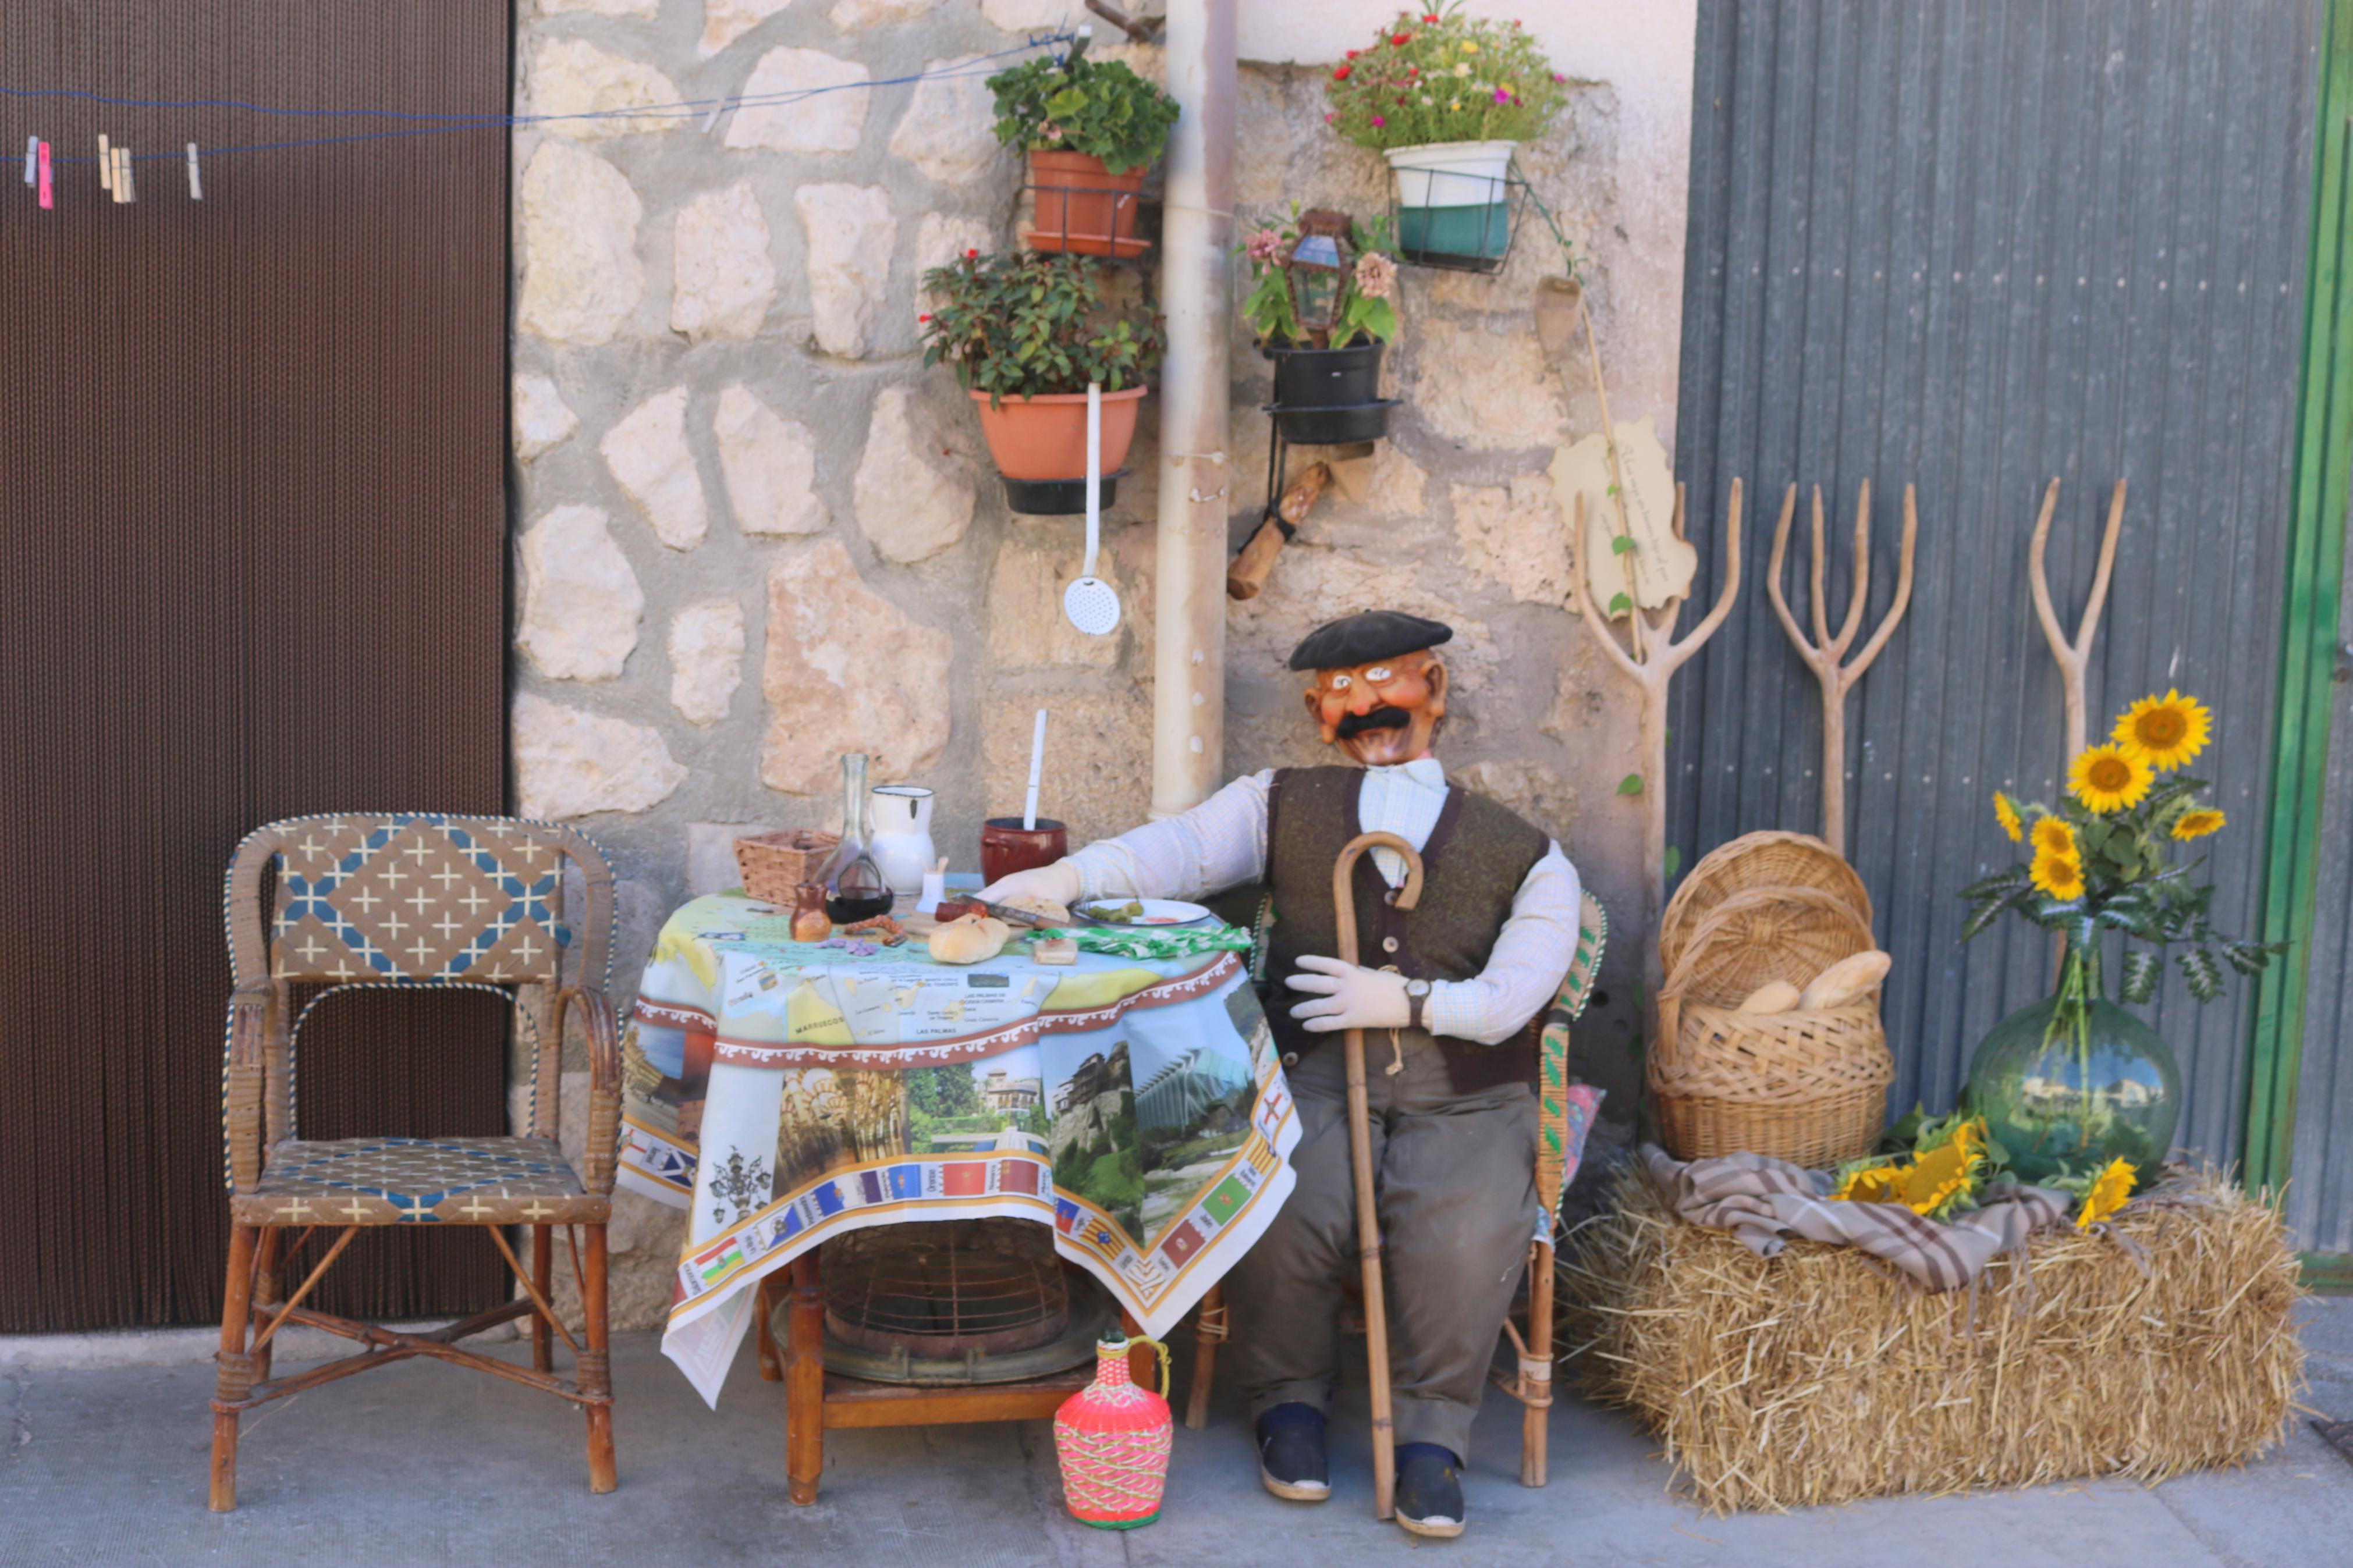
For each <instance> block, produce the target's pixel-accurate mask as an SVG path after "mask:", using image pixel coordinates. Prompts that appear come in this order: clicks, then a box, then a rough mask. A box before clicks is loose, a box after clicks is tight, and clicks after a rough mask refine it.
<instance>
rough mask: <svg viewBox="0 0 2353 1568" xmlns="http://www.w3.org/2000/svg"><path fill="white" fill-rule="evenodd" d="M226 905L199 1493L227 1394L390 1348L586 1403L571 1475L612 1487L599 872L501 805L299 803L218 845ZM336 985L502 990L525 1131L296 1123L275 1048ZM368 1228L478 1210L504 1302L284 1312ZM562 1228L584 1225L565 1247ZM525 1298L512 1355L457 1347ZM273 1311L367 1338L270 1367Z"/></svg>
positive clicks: (604, 939)
mask: <svg viewBox="0 0 2353 1568" xmlns="http://www.w3.org/2000/svg"><path fill="white" fill-rule="evenodd" d="M566 859H569V860H570V861H571V862H572V863H573V864H574V865H575V866H576V867H578V868H579V869H580V871H581V873H582V876H583V879H584V881H585V882H586V904H587V908H586V910H585V911H584V913H585V918H584V919H581V920H578V921H575V922H574V924H573V926H572V927H571V929H572V930H576V931H578V933H579V939H578V940H579V942H580V964H579V969H578V974H579V977H580V979H579V984H575V985H571V986H565V984H563V981H562V972H561V965H562V955H563V952H564V949H565V945H566V943H567V942H568V940H569V933H568V931H567V928H566V926H565V923H564V921H563V918H562V917H563V909H562V903H563V889H564V863H565V860H566ZM270 868H275V870H276V873H277V876H276V884H277V887H276V902H275V909H274V912H273V914H272V916H271V918H270V921H269V925H268V927H267V928H266V934H265V926H264V923H263V919H262V909H261V894H262V883H263V873H264V872H265V870H268V869H270ZM225 913H226V916H227V924H228V938H229V951H230V957H231V963H232V969H233V973H234V975H235V979H236V991H235V994H233V995H232V997H231V998H230V1002H229V1015H228V1038H227V1064H226V1067H225V1069H224V1072H223V1078H222V1099H223V1112H224V1115H223V1135H224V1136H223V1142H224V1144H225V1153H226V1163H227V1179H228V1189H229V1221H230V1230H229V1254H228V1288H227V1296H226V1299H225V1300H224V1302H223V1304H222V1310H221V1348H220V1354H219V1357H218V1363H219V1386H218V1389H217V1392H216V1395H215V1397H214V1400H213V1470H212V1507H213V1510H214V1511H215V1512H227V1510H230V1509H233V1508H235V1507H236V1506H237V1423H238V1418H239V1417H240V1416H241V1415H244V1413H245V1412H246V1411H248V1410H251V1409H253V1408H255V1407H256V1406H257V1405H262V1404H264V1403H265V1402H267V1401H269V1400H272V1399H278V1398H282V1397H284V1396H285V1395H287V1394H296V1393H300V1392H301V1391H302V1390H305V1389H310V1388H315V1387H318V1386H319V1385H320V1384H325V1383H332V1382H333V1381H334V1380H335V1379H337V1378H341V1377H345V1376H348V1375H350V1374H351V1373H355V1372H361V1371H364V1370H365V1369H367V1368H369V1367H373V1366H379V1365H383V1364H385V1363H391V1362H396V1361H405V1360H406V1359H408V1358H409V1357H412V1356H432V1357H436V1358H438V1359H439V1360H442V1361H449V1362H456V1363H459V1365H462V1366H470V1367H473V1368H475V1369H476V1370H478V1371H481V1372H488V1373H493V1374H495V1375H497V1376H500V1377H504V1378H507V1379H509V1380H510V1381H512V1382H515V1383H520V1384H525V1385H526V1386H528V1387H532V1388H538V1389H543V1390H545V1391H546V1392H548V1393H550V1394H558V1395H560V1396H562V1397H563V1398H565V1399H569V1400H571V1401H573V1402H574V1403H575V1404H577V1405H580V1406H581V1408H582V1410H583V1411H584V1412H585V1414H586V1418H587V1427H588V1476H589V1481H588V1485H589V1489H590V1490H591V1491H596V1492H608V1491H611V1490H612V1489H613V1488H614V1486H615V1484H616V1481H615V1475H614V1462H613V1424H612V1422H613V1418H612V1405H613V1394H612V1374H611V1363H610V1358H609V1354H608V1352H607V1332H606V1315H605V1226H606V1222H607V1219H608V1218H609V1217H610V1215H611V1210H612V1192H613V1173H614V1166H615V1163H616V1160H617V1142H618V1132H619V1127H620V1036H619V1032H618V1030H617V1028H616V1026H615V1024H614V1018H613V1009H612V1005H611V1004H610V1003H609V1002H607V1000H606V997H605V994H604V992H603V990H602V986H603V984H604V982H605V978H606V975H607V959H608V957H609V954H610V952H611V948H612V929H613V877H612V871H611V869H610V868H608V867H607V865H606V863H605V858H604V856H603V855H602V854H601V853H599V852H598V851H597V849H596V846H594V845H593V844H591V843H590V842H589V841H588V840H587V839H586V838H585V837H582V836H581V835H579V834H577V833H575V832H573V831H572V830H571V829H569V828H565V827H556V826H547V825H544V824H541V823H532V822H520V821H515V820H512V819H511V818H506V817H495V816H309V817H297V818H294V819H291V820H290V821H285V822H274V823H271V824H270V825H269V826H267V827H262V828H258V829H256V830H255V831H254V832H253V833H252V834H250V835H249V836H248V837H247V838H246V840H245V842H244V843H243V844H241V845H239V846H238V847H237V856H236V858H235V859H234V860H233V861H232V862H231V863H230V865H229V868H228V879H227V889H226V894H225ZM294 984H324V985H326V986H328V987H329V988H330V989H329V990H328V991H325V992H322V993H320V994H319V996H318V997H316V998H314V999H313V1000H312V1001H311V1003H310V1004H309V1005H307V1006H305V1007H304V1009H303V1011H302V1013H301V1014H300V1015H294V1016H290V1012H291V1009H290V991H289V987H290V986H291V985H294ZM353 988H381V989H432V988H457V989H464V990H473V991H491V992H497V993H500V994H504V995H506V996H508V997H509V998H510V999H511V1000H512V1003H513V1005H514V1006H515V1008H516V1011H517V1015H518V1017H519V1019H520V1021H521V1023H522V1027H523V1029H524V1031H525V1035H526V1037H527V1038H529V1039H530V1040H531V1041H532V1043H533V1047H534V1057H535V1060H534V1069H533V1080H532V1091H533V1092H532V1109H531V1112H530V1122H531V1130H530V1135H529V1136H526V1137H512V1138H434V1139H417V1138H397V1137H381V1138H349V1139H341V1140H336V1141H333V1142H316V1141H306V1140H303V1139H301V1138H298V1137H297V1136H296V1134H295V1116H294V1112H295V1107H294V1082H295V1073H294V1060H295V1056H294V1052H295V1045H296V1041H297V1039H298V1038H299V1037H300V1035H301V1027H302V1022H303V1019H304V1017H306V1016H308V1014H309V1012H310V1008H311V1007H312V1006H316V1005H318V1001H319V1000H323V998H324V997H325V996H327V995H330V994H333V992H334V991H338V990H348V989H353ZM572 1016H577V1017H578V1018H579V1020H580V1022H581V1025H582V1026H583V1028H584V1030H585V1031H586V1037H587V1044H588V1059H589V1068H590V1072H589V1096H588V1126H587V1149H586V1159H585V1161H584V1162H583V1164H584V1168H583V1169H580V1170H577V1171H575V1170H574V1169H573V1167H572V1165H571V1163H570V1162H568V1161H567V1160H566V1159H565V1156H564V1154H563V1152H561V1151H560V1150H559V1149H558V1147H557V1145H556V1142H555V1137H556V1131H557V1128H556V1107H557V1085H558V1071H559V1067H560V1058H561V1051H562V1047H563V1041H564V1027H565V1022H566V1020H567V1019H568V1018H570V1017H572ZM376 1225H473V1226H484V1227H486V1228H487V1229H488V1230H489V1231H490V1234H491V1239H492V1240H493V1241H494V1242H495V1243H496V1244H497V1246H498V1248H499V1250H500V1251H501V1253H502V1254H504V1255H505V1257H506V1259H507V1262H508V1264H509V1265H510V1266H511V1267H512V1268H513V1269H514V1272H515V1277H516V1279H517V1280H518V1281H519V1283H520V1284H521V1286H522V1291H523V1297H522V1300H513V1301H509V1302H507V1303H505V1304H503V1305H501V1306H498V1307H494V1308H492V1309H491V1310H489V1311H486V1312H479V1313H477V1314H475V1315H474V1316H472V1317H470V1318H468V1319H465V1320H463V1321H459V1322H457V1323H452V1324H450V1325H449V1326H448V1327H447V1328H445V1329H442V1330H439V1331H436V1332H433V1333H425V1334H409V1333H401V1332H397V1331H393V1330H389V1329H385V1328H379V1327H376V1326H374V1325H371V1324H367V1323H362V1322H357V1321H353V1320H351V1319H348V1318H339V1317H334V1316H331V1315H329V1314H327V1313H323V1312H319V1311H315V1310H311V1309H309V1308H306V1307H305V1306H303V1305H302V1302H303V1300H304V1299H305V1298H306V1297H308V1296H309V1295H310V1293H311V1289H312V1287H314V1286H315V1285H317V1284H318V1282H319V1280H320V1279H321V1277H322V1276H323V1275H324V1274H325V1273H326V1271H327V1269H328V1268H329V1267H330V1266H332V1264H333V1263H334V1261H335V1259H336V1258H338V1257H339V1256H341V1254H342V1252H343V1248H344V1247H348V1246H349V1245H350V1244H351V1242H352V1239H353V1237H355V1236H356V1235H357V1234H358V1232H359V1227H360V1226H376ZM505 1226H527V1227H529V1229H530V1231H531V1237H532V1267H531V1268H528V1269H526V1268H524V1267H523V1266H522V1261H521V1260H520V1259H519V1258H517V1257H516V1255H515V1251H514V1248H513V1247H512V1245H511V1244H510V1243H509V1242H508V1239H507V1237H506V1234H505V1229H504V1227H505ZM556 1226H564V1227H565V1231H566V1235H567V1238H568V1239H569V1241H570V1244H571V1245H570V1250H571V1254H572V1264H573V1268H574V1273H575V1279H576V1281H577V1283H578V1287H579V1291H580V1300H581V1308H582V1312H583V1315H584V1317H585V1318H586V1323H585V1325H584V1332H585V1338H586V1343H585V1344H584V1343H580V1342H575V1340H574V1339H573V1337H572V1334H571V1332H570V1331H568V1330H566V1329H565V1326H564V1325H563V1323H562V1322H560V1321H558V1320H557V1318H556V1316H555V1312H554V1308H553V1307H552V1306H551V1305H550V1303H549V1291H550V1289H551V1288H552V1286H553V1283H554V1272H553V1264H554V1229H555V1227H556ZM575 1227H577V1228H575ZM581 1229H585V1230H586V1232H587V1239H586V1247H585V1249H584V1247H583V1246H582V1244H581V1241H580V1237H579V1230H581ZM330 1236H332V1240H328V1239H327V1238H328V1237H330ZM313 1237H318V1238H319V1239H321V1240H322V1241H325V1242H326V1245H325V1247H324V1248H323V1250H322V1253H321V1254H320V1256H319V1257H318V1258H317V1260H316V1261H315V1262H313V1263H311V1264H310V1265H309V1267H308V1268H307V1270H306V1271H305V1272H304V1274H303V1276H302V1278H301V1283H300V1284H298V1285H297V1286H296V1287H295V1289H294V1291H293V1293H292V1294H291V1295H290V1296H288V1295H286V1294H285V1293H284V1291H283V1289H282V1286H283V1284H284V1278H285V1276H286V1275H287V1274H288V1273H289V1272H290V1270H289V1268H288V1265H289V1263H290V1259H291V1258H292V1257H293V1255H294V1254H295V1253H297V1252H298V1251H300V1250H301V1247H303V1246H304V1244H305V1243H307V1242H309V1241H311V1239H312V1238H313ZM584 1251H585V1256H584ZM526 1315H528V1316H529V1317H530V1318H531V1336H532V1364H531V1367H530V1369H529V1370H525V1369H524V1368H522V1367H521V1366H518V1365H515V1364H514V1363H510V1362H505V1361H501V1360H497V1359H495V1358H493V1357H491V1356H488V1355H484V1354H481V1353H480V1352H474V1351H469V1350H465V1349H462V1348H460V1347H459V1345H458V1343H457V1342H458V1341H459V1340H462V1339H465V1338H467V1337H468V1336H470V1335H472V1334H477V1333H480V1332H481V1331H483V1330H485V1329H488V1328H491V1327H493V1326H494V1325H496V1324H499V1323H503V1322H508V1321H512V1320H514V1319H516V1318H521V1317H524V1316H526ZM289 1323H300V1324H304V1325H307V1326H309V1327H311V1328H316V1329H323V1330H325V1331H328V1332H330V1333H334V1334H340V1335H342V1336H343V1337H344V1338H346V1339H351V1340H356V1341H358V1342H360V1343H361V1344H363V1345H364V1346H365V1347H367V1348H366V1349H365V1350H364V1352H361V1353H359V1354H357V1355H351V1356H346V1357H343V1359H341V1360H339V1361H332V1362H328V1363H324V1364H322V1365H320V1366H315V1367H312V1368H311V1369H310V1370H308V1371H306V1372H302V1373H296V1374H294V1375H292V1376H289V1377H281V1378H273V1377H272V1376H271V1375H270V1352H271V1342H272V1341H273V1339H274V1338H275V1336H276V1335H277V1334H278V1333H279V1331H280V1330H281V1329H282V1328H284V1327H285V1326H286V1325H287V1324H289ZM558 1336H561V1337H562V1339H563V1340H564V1342H565V1344H566V1345H567V1346H568V1347H570V1349H571V1350H572V1352H573V1356H574V1366H573V1375H572V1377H571V1378H569V1379H568V1380H567V1379H565V1378H561V1377H558V1376H556V1375H555V1373H554V1339H555V1338H556V1337H558Z"/></svg>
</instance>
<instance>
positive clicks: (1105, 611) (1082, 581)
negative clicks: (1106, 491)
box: [1062, 382, 1119, 637]
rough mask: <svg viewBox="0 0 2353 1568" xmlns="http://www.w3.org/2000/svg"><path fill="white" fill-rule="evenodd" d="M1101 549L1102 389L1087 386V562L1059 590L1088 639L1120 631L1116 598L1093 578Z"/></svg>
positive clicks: (1066, 611) (1066, 610)
mask: <svg viewBox="0 0 2353 1568" xmlns="http://www.w3.org/2000/svg"><path fill="white" fill-rule="evenodd" d="M1102 548H1103V387H1102V385H1101V384H1097V383H1093V382H1090V383H1088V384H1087V560H1086V564H1085V565H1084V566H1082V567H1081V568H1080V569H1079V574H1078V576H1076V577H1075V578H1072V579H1071V584H1070V586H1068V587H1066V588H1064V589H1063V590H1062V614H1063V615H1064V616H1068V617H1069V618H1070V622H1071V625H1072V626H1076V627H1078V628H1079V630H1081V631H1082V632H1084V633H1086V634H1087V636H1089V637H1109V636H1110V635H1111V634H1112V633H1113V632H1115V631H1117V630H1118V629H1119V595H1118V594H1116V593H1114V592H1113V589H1112V585H1111V584H1108V583H1106V582H1104V581H1103V579H1102V578H1100V577H1098V576H1096V575H1095V557H1096V555H1097V554H1098V553H1099V552H1101V550H1102Z"/></svg>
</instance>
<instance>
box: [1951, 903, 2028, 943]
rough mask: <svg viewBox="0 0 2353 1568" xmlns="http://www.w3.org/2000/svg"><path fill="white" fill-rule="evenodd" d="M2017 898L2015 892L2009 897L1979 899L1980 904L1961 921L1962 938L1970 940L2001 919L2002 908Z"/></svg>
mask: <svg viewBox="0 0 2353 1568" xmlns="http://www.w3.org/2000/svg"><path fill="white" fill-rule="evenodd" d="M2017 899H2018V896H2017V895H2016V894H2014V893H2013V894H2011V895H2010V896H2009V897H2007V898H1998V899H1982V900H1978V906H1977V907H1976V908H1975V909H1973V910H1970V911H1969V918H1968V919H1967V920H1965V921H1962V922H1961V940H1962V941H1963V942H1967V941H1968V940H1969V939H1970V938H1971V937H1973V936H1976V935H1978V933H1979V932H1981V931H1984V930H1985V929H1986V928H1987V927H1988V926H1989V925H1991V924H1993V922H1994V921H1998V920H2000V918H2001V912H2002V910H2006V909H2008V908H2010V905H2011V904H2013V903H2015V902H2017Z"/></svg>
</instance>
